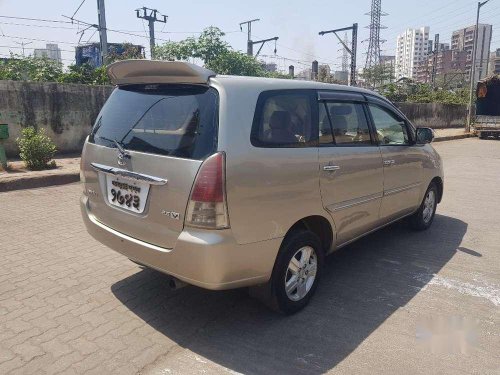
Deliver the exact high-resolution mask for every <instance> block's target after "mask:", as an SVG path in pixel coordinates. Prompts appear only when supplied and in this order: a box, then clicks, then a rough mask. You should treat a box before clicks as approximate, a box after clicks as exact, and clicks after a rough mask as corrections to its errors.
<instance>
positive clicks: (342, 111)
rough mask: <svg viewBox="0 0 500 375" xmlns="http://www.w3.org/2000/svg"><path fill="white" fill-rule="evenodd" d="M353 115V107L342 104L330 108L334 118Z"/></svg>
mask: <svg viewBox="0 0 500 375" xmlns="http://www.w3.org/2000/svg"><path fill="white" fill-rule="evenodd" d="M351 113H352V105H347V104H342V105H336V106H333V107H330V114H331V115H332V116H347V115H350V114H351Z"/></svg>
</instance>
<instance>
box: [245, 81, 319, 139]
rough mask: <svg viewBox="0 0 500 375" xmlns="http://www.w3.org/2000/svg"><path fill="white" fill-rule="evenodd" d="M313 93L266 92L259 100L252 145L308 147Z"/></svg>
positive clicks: (298, 91)
mask: <svg viewBox="0 0 500 375" xmlns="http://www.w3.org/2000/svg"><path fill="white" fill-rule="evenodd" d="M312 116H313V111H312V101H311V93H309V92H305V91H303V90H283V91H267V92H263V93H262V94H261V95H260V96H259V99H258V101H257V107H256V110H255V117H254V122H253V126H252V133H251V142H252V144H253V145H254V146H257V147H273V148H280V147H308V146H312V145H313V144H312V143H314V142H315V141H317V134H315V132H314V130H313V126H312V124H313V120H312Z"/></svg>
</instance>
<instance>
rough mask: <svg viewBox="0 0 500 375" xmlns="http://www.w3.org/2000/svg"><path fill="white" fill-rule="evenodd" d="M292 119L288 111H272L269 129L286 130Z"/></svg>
mask: <svg viewBox="0 0 500 375" xmlns="http://www.w3.org/2000/svg"><path fill="white" fill-rule="evenodd" d="M291 119H292V117H291V116H290V112H288V111H274V112H273V114H272V115H271V119H270V120H269V127H270V128H271V129H286V128H287V127H288V125H289V124H290V122H291Z"/></svg>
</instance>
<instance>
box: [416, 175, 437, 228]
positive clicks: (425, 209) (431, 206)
mask: <svg viewBox="0 0 500 375" xmlns="http://www.w3.org/2000/svg"><path fill="white" fill-rule="evenodd" d="M437 203H438V188H437V185H436V184H435V183H434V182H432V183H431V184H430V185H429V187H428V188H427V191H426V192H425V195H424V199H423V200H422V203H421V204H420V207H419V208H418V210H417V212H415V213H414V214H413V215H412V216H410V226H411V227H412V228H413V229H415V230H419V231H421V230H426V229H428V228H429V227H430V226H431V225H432V222H433V221H434V216H435V214H436V208H437Z"/></svg>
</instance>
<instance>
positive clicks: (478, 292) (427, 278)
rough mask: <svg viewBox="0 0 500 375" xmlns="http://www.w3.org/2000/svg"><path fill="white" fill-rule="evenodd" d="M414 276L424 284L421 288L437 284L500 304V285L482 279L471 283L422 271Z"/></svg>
mask: <svg viewBox="0 0 500 375" xmlns="http://www.w3.org/2000/svg"><path fill="white" fill-rule="evenodd" d="M414 278H415V279H416V280H418V281H420V282H423V283H425V284H426V285H425V286H424V287H423V288H422V290H425V289H426V288H427V286H429V285H437V286H441V287H444V288H446V289H454V290H456V291H458V292H459V293H461V294H465V295H469V296H473V297H479V298H485V299H487V300H488V301H490V302H491V303H493V304H494V305H495V306H500V287H498V286H496V285H492V284H489V283H487V282H484V281H479V280H477V279H474V281H475V282H477V283H478V284H472V283H468V282H464V281H459V280H454V279H449V278H447V277H443V276H439V275H436V274H432V275H430V274H423V273H422V274H418V275H415V276H414Z"/></svg>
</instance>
